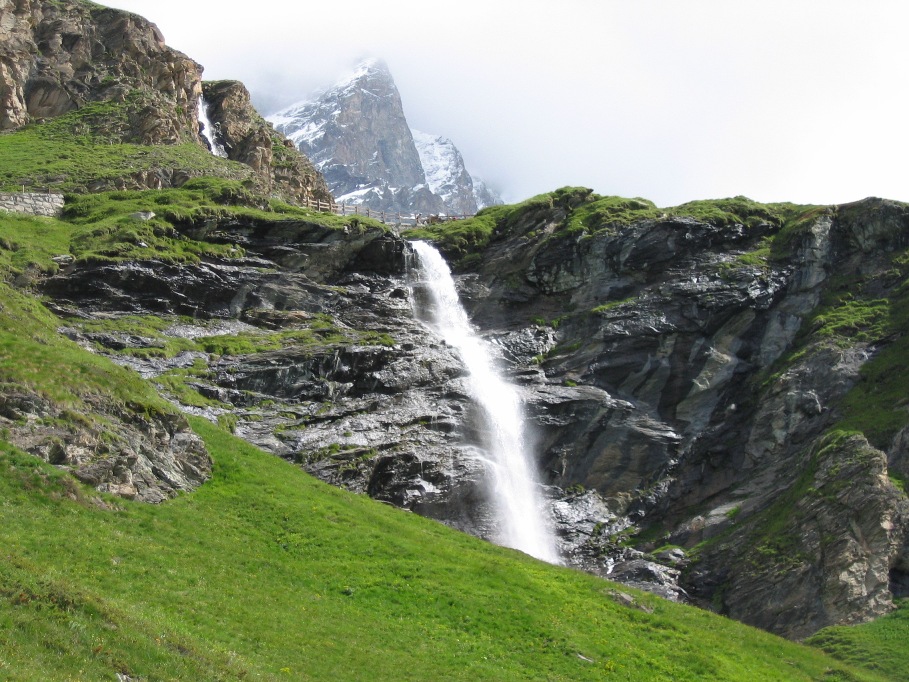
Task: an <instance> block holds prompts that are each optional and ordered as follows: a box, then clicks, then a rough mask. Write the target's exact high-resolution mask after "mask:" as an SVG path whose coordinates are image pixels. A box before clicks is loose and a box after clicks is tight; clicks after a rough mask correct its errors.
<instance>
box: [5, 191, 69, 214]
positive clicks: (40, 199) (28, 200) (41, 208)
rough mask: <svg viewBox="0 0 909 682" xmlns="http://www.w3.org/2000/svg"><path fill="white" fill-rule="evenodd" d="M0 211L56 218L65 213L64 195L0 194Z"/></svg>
mask: <svg viewBox="0 0 909 682" xmlns="http://www.w3.org/2000/svg"><path fill="white" fill-rule="evenodd" d="M0 210H4V211H12V212H14V213H28V214H30V215H43V216H49V217H52V218H56V217H58V216H59V215H60V213H61V212H62V211H63V195H62V194H36V193H33V192H0Z"/></svg>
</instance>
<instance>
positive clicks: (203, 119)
mask: <svg viewBox="0 0 909 682" xmlns="http://www.w3.org/2000/svg"><path fill="white" fill-rule="evenodd" d="M198 118H199V123H201V124H202V135H203V136H204V137H205V139H206V140H208V146H209V148H210V149H211V153H212V154H214V155H215V156H220V157H221V158H224V159H226V158H227V150H226V149H224V145H223V144H221V143H220V142H218V140H217V138H216V137H215V126H214V125H213V124H212V122H211V119H209V118H208V104H206V103H205V98H204V97H200V98H199V114H198Z"/></svg>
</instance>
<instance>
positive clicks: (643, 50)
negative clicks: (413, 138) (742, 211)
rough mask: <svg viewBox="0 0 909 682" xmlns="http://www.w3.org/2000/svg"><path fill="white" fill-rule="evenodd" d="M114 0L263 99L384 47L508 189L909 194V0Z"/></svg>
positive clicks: (445, 131)
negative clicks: (572, 187) (567, 187)
mask: <svg viewBox="0 0 909 682" xmlns="http://www.w3.org/2000/svg"><path fill="white" fill-rule="evenodd" d="M101 2H102V3H103V4H107V5H110V6H112V7H120V8H123V9H127V10H130V11H132V12H136V13H138V14H141V15H143V16H145V17H147V18H148V19H150V20H151V21H153V22H155V23H156V24H158V26H159V27H160V28H161V30H162V32H163V33H164V36H165V38H166V40H167V43H168V44H169V45H170V46H172V47H174V48H176V49H178V50H181V51H183V52H185V53H186V54H188V55H189V56H190V57H192V58H193V59H195V60H196V61H198V62H200V63H201V64H202V65H203V66H204V67H205V78H206V79H221V78H234V79H238V80H242V81H243V82H244V83H246V85H247V87H249V89H250V91H251V92H252V94H253V100H254V102H255V103H256V104H257V106H259V108H260V111H262V113H264V114H268V113H271V112H272V111H273V110H274V109H276V108H278V107H280V106H283V105H287V104H291V103H293V102H296V101H299V100H301V99H305V98H306V97H307V96H308V95H309V94H310V93H311V91H313V90H314V89H316V88H319V87H323V86H328V85H331V84H332V83H333V82H334V81H336V80H337V79H338V78H340V77H342V76H343V75H344V74H345V73H346V72H347V71H349V70H350V69H351V68H352V66H353V65H354V63H355V62H356V61H358V60H359V59H361V58H363V57H367V56H375V57H380V58H382V59H384V60H385V61H386V63H387V64H388V65H389V68H390V69H391V72H392V74H393V76H394V78H395V81H396V83H397V85H398V89H399V90H400V92H401V97H402V100H403V102H404V110H405V113H406V114H407V118H408V121H409V122H410V124H411V126H412V127H414V128H417V129H419V130H423V131H425V132H429V133H435V134H440V135H445V136H446V137H450V138H451V139H452V140H453V141H454V143H455V144H456V145H457V146H458V148H459V149H460V150H461V152H462V154H463V155H464V158H465V161H466V163H467V165H468V167H469V168H470V169H471V171H472V172H474V173H475V174H478V175H480V176H482V177H484V178H485V179H487V180H488V181H489V182H490V184H492V185H493V186H495V187H497V188H498V189H499V190H500V191H502V192H503V194H504V196H505V198H506V200H508V201H517V200H521V199H524V198H527V197H529V196H532V195H534V194H538V193H540V192H545V191H549V190H552V189H555V188H557V187H561V186H564V185H584V186H587V187H592V188H594V189H595V190H596V191H597V192H599V193H600V194H617V195H622V196H641V197H645V198H648V199H651V200H653V201H655V202H656V203H657V204H658V205H660V206H672V205H675V204H679V203H682V202H685V201H689V200H692V199H708V198H718V197H726V196H734V195H738V194H744V195H746V196H749V197H751V198H753V199H756V200H759V201H795V202H799V203H825V204H826V203H842V202H847V201H853V200H856V199H861V198H863V197H866V196H882V197H886V198H891V199H899V200H902V201H909V107H907V104H909V35H907V27H909V2H906V0H860V1H846V0H783V1H778V0H760V1H754V0H562V1H561V2H552V0H545V1H542V0H458V2H444V3H436V2H433V1H432V0H382V1H381V2H380V1H377V0H338V1H337V2H335V3H322V2H320V3H315V2H300V1H296V2H294V1H292V0H257V2H255V3H242V4H241V3H227V2H223V1H215V0H101ZM233 7H238V9H233Z"/></svg>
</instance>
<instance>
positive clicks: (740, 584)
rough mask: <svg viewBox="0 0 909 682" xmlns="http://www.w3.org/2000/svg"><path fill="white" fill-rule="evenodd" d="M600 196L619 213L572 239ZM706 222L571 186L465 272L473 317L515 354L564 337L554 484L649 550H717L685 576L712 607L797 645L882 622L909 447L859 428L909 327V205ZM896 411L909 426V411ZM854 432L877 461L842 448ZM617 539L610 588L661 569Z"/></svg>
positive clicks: (549, 392)
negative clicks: (870, 384) (639, 536)
mask: <svg viewBox="0 0 909 682" xmlns="http://www.w3.org/2000/svg"><path fill="white" fill-rule="evenodd" d="M597 201H599V202H600V206H602V207H603V208H600V209H599V210H600V211H601V212H602V213H601V214H606V215H607V218H605V219H602V220H600V221H591V222H590V223H588V227H587V229H580V230H579V229H577V227H576V228H575V229H566V226H570V225H575V226H578V227H582V226H584V222H583V221H584V220H585V219H586V218H581V216H585V215H591V214H594V215H595V214H596V213H595V212H596V211H597V205H596V203H595V202H597ZM732 201H733V203H735V200H732ZM749 206H750V208H749ZM627 208H628V206H624V207H623V208H622V209H621V210H622V211H624V210H626V209H627ZM704 208H705V207H704V206H701V207H697V206H695V205H691V206H688V207H679V208H678V209H673V210H668V211H659V210H657V209H655V207H654V208H651V207H648V206H644V205H641V206H639V207H637V208H635V209H634V210H635V211H640V214H641V216H642V217H641V218H637V219H635V218H634V217H633V216H629V215H628V214H627V213H622V214H620V217H619V219H617V220H613V221H610V220H609V219H608V215H609V212H610V211H612V210H614V203H613V204H610V200H609V199H603V200H599V199H596V198H593V197H589V196H586V195H585V194H584V192H583V191H581V190H566V191H565V192H562V193H555V194H554V195H552V196H551V197H550V198H549V199H548V200H540V201H538V202H536V203H532V204H531V205H528V206H526V207H525V208H524V209H523V210H522V211H521V212H520V214H519V216H518V215H512V216H508V217H507V218H505V219H504V220H502V221H501V222H500V223H498V224H497V225H496V227H495V228H494V230H493V233H492V235H491V238H490V241H489V243H488V245H486V246H485V247H484V248H483V251H482V253H480V254H479V256H472V257H470V258H467V259H465V261H464V262H465V263H470V265H471V267H472V268H476V272H474V273H469V274H465V275H464V276H463V285H464V286H463V291H464V294H465V297H466V299H467V301H468V305H469V306H470V308H471V310H472V311H473V315H474V319H475V320H476V321H478V322H479V323H480V324H481V325H482V326H492V325H495V326H497V327H498V328H499V329H501V328H502V327H504V328H505V329H510V330H512V331H510V332H509V333H506V334H501V335H500V336H499V338H500V339H501V341H502V342H503V343H504V344H506V345H507V344H508V339H509V338H515V337H516V336H517V333H518V331H517V330H521V329H526V328H527V327H528V325H529V324H532V323H536V324H551V325H552V326H554V327H556V328H557V331H556V332H555V339H554V340H555V343H554V345H552V346H551V347H550V348H548V349H546V350H542V351H541V352H540V354H539V355H538V356H537V357H536V358H535V361H536V362H538V363H539V367H540V368H541V369H542V371H543V373H544V374H545V377H546V381H547V382H548V383H550V385H551V384H552V383H561V384H563V386H562V387H560V388H559V389H558V393H557V394H553V389H552V388H547V389H545V390H539V389H536V390H534V391H533V392H534V395H535V398H532V399H531V400H530V402H529V407H530V412H531V414H532V416H533V419H534V420H535V421H536V423H537V425H538V432H539V434H540V437H539V442H540V444H541V447H542V459H543V464H544V466H545V468H546V471H547V472H548V474H549V478H548V481H549V482H550V483H551V484H555V485H558V486H560V487H563V488H568V487H569V486H577V485H581V486H584V487H586V488H592V489H594V490H596V491H598V492H599V493H600V494H601V495H603V496H604V498H605V499H606V501H607V503H608V505H609V509H610V511H611V512H612V513H613V514H616V515H618V516H619V517H624V518H626V519H627V520H628V521H629V522H631V523H633V524H634V526H633V528H634V529H635V530H633V531H632V535H633V534H634V533H635V532H640V531H644V532H645V535H646V536H650V537H657V538H658V540H656V541H648V542H642V543H641V544H640V547H641V548H642V549H644V550H645V551H646V550H649V549H652V548H654V547H656V546H659V545H660V544H664V543H669V544H670V545H676V546H679V545H680V546H682V547H685V548H695V547H697V548H698V550H699V551H698V552H697V553H696V555H695V556H694V557H693V558H692V560H691V561H690V563H688V564H687V565H686V567H685V569H684V570H683V571H682V573H681V574H680V575H679V580H680V585H681V587H682V588H683V590H684V591H685V592H687V593H688V594H689V595H690V597H691V598H692V599H693V600H694V601H695V602H696V603H699V604H701V605H704V606H707V607H712V608H717V609H719V610H720V611H722V612H724V613H728V614H730V615H732V616H734V617H736V618H739V619H742V620H745V621H746V622H750V623H753V624H756V625H759V626H761V627H764V628H766V629H769V630H773V631H775V632H778V633H780V634H784V635H787V636H790V637H796V638H799V637H803V636H806V635H808V634H810V633H811V632H813V631H815V630H817V629H818V628H820V627H823V626H825V625H829V624H831V623H838V622H858V621H861V620H865V619H868V618H872V617H874V616H876V615H879V614H881V613H883V612H885V611H886V610H888V609H890V608H892V598H893V596H894V595H895V594H900V593H901V590H903V589H904V587H902V586H903V585H904V584H905V578H904V576H905V572H904V566H905V558H904V557H905V553H906V524H905V522H904V521H903V519H905V504H906V496H905V494H904V493H903V492H902V491H901V490H900V489H899V487H895V486H894V485H893V484H892V483H891V482H890V480H889V479H888V472H889V473H891V474H892V475H895V476H897V477H899V476H901V475H902V474H901V473H900V472H901V471H905V469H904V468H901V467H904V466H905V459H904V457H903V455H902V454H899V455H896V454H895V453H897V452H899V453H903V452H904V451H905V448H904V446H903V445H902V443H903V441H902V440H900V438H901V437H902V436H901V435H900V434H902V433H903V432H902V431H899V432H898V433H897V434H896V437H895V438H894V435H893V428H892V427H888V428H889V429H890V431H886V430H885V431H883V432H882V431H880V430H876V429H877V427H874V426H873V423H872V422H873V420H874V419H877V418H878V416H875V415H868V416H865V417H862V419H864V420H865V421H864V422H863V421H856V419H857V417H855V416H854V414H855V409H858V408H856V407H854V406H853V403H851V402H849V396H850V395H852V394H851V391H853V389H855V390H858V389H859V388H861V387H862V386H863V385H864V383H865V382H866V381H867V380H866V379H865V377H866V375H867V372H866V369H865V368H866V367H871V366H872V365H870V364H869V363H871V362H872V361H876V360H877V359H878V358H886V357H887V355H886V354H887V353H888V352H890V351H887V348H888V347H891V346H894V345H896V346H897V347H900V348H901V347H902V346H899V345H898V344H900V343H901V339H902V338H905V337H904V335H905V334H907V333H909V329H906V328H905V326H903V325H904V323H903V322H900V320H903V319H905V318H903V317H901V316H902V315H903V313H902V312H900V311H902V310H903V306H904V305H905V302H904V301H903V299H902V296H903V295H904V294H903V293H902V292H903V289H901V288H900V287H901V286H902V285H903V282H904V281H905V277H906V275H907V274H909V273H907V271H906V268H905V265H904V261H905V250H906V248H907V246H909V241H907V240H909V208H907V207H906V206H904V205H901V204H896V203H894V202H886V201H881V200H866V201H864V202H860V203H858V204H855V205H849V206H841V207H831V208H829V209H810V208H809V209H800V210H798V211H794V210H793V213H792V214H791V215H790V217H789V218H785V219H784V218H783V217H782V215H781V214H777V215H776V216H774V215H771V214H770V213H766V212H764V210H763V209H761V210H760V211H758V210H757V209H758V207H757V206H756V205H749V204H747V203H746V202H742V203H741V204H740V205H739V207H738V208H737V209H736V210H737V211H739V215H737V216H736V217H735V218H730V217H729V216H728V215H727V216H725V217H721V216H717V215H713V216H712V217H708V218H707V219H703V218H700V217H698V216H699V215H707V214H705V213H704V212H703V209H704ZM714 208H716V207H714ZM749 211H754V212H752V213H751V214H749ZM616 213H618V211H616ZM894 352H897V353H898V351H894ZM512 356H513V357H515V358H522V357H523V358H524V360H525V361H526V360H527V357H526V356H527V352H526V351H525V350H523V349H521V348H520V347H516V348H515V350H514V352H513V353H512ZM869 371H870V370H869ZM874 371H875V372H881V371H886V370H874ZM891 371H893V372H900V371H902V370H900V369H899V366H898V365H897V366H895V367H894V368H893V370H891ZM871 376H875V377H877V376H878V375H877V374H874V375H871ZM875 381H884V379H883V378H882V379H875ZM863 390H864V389H863ZM881 390H889V389H881ZM869 399H870V400H873V399H874V398H873V394H872V395H870V396H869ZM881 410H882V411H888V410H894V416H893V417H888V419H893V420H896V421H895V422H893V423H895V424H898V423H900V420H902V423H905V417H899V416H898V411H899V407H898V405H897V406H896V407H895V408H894V407H892V406H891V405H889V404H887V403H886V402H885V403H884V404H882V406H881ZM839 424H848V426H849V429H853V430H854V429H862V428H867V429H869V430H868V433H869V434H873V435H874V437H875V439H876V441H877V442H876V445H877V447H873V446H871V445H869V444H868V443H867V442H866V441H864V440H862V439H861V438H860V437H856V438H846V437H837V436H835V435H831V434H834V433H835V432H836V428H837V427H838V425H839ZM845 433H848V431H846V432H845ZM888 434H889V435H888ZM838 438H839V440H837V439H838ZM830 439H834V440H833V442H835V443H837V445H836V446H835V447H834V446H831V445H830V442H831V441H830ZM888 453H889V454H888ZM888 459H889V461H888ZM888 466H892V469H888ZM841 476H842V478H840V477H841ZM847 480H848V481H850V482H851V483H850V485H848V486H846V485H844V483H845V481H847ZM897 480H898V479H897ZM847 488H848V489H847ZM861 499H864V500H867V501H868V504H867V505H865V506H862V505H861V504H860V503H859V502H858V500H861ZM607 522H608V523H609V524H612V526H613V527H614V526H615V522H614V521H608V520H605V521H604V523H607ZM627 533H628V531H627V530H626V531H618V534H619V535H623V534H624V535H627ZM599 545H600V550H599V551H600V552H601V555H602V556H603V557H606V559H607V560H614V561H616V565H615V567H614V568H613V569H612V571H611V575H615V576H631V577H634V576H640V575H643V574H646V573H647V572H648V571H647V570H643V569H641V567H640V566H638V565H631V566H629V567H625V568H623V567H622V562H623V561H627V560H628V559H627V557H624V555H623V554H622V552H623V551H624V550H621V549H619V548H618V547H616V546H614V545H613V546H610V545H609V542H603V543H599ZM609 557H612V559H609ZM647 560H649V559H647ZM632 561H634V560H633V559H632ZM639 569H641V570H639ZM598 570H599V571H600V572H602V569H601V568H599V569H598ZM859 576H862V578H861V579H860V578H859ZM636 580H637V578H635V579H634V580H632V582H635V581H636ZM662 580H663V579H662V578H661V579H660V580H658V581H656V582H657V583H659V582H662ZM840 605H841V606H840Z"/></svg>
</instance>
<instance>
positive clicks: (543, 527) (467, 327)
mask: <svg viewBox="0 0 909 682" xmlns="http://www.w3.org/2000/svg"><path fill="white" fill-rule="evenodd" d="M412 244H413V248H414V250H415V251H416V254H417V258H418V260H419V268H418V271H417V272H418V276H419V277H420V278H421V279H422V280H423V282H422V283H423V285H424V286H425V287H426V290H427V294H428V297H429V301H428V303H429V305H428V306H426V309H415V310H414V313H415V315H416V316H417V318H418V319H419V320H421V321H422V322H423V323H424V324H426V325H427V326H428V327H430V329H432V330H433V331H434V332H435V333H436V334H438V335H439V336H440V337H442V339H444V340H445V342H446V343H448V344H449V345H450V346H452V347H454V348H455V349H456V350H457V352H458V354H459V355H460V357H461V359H462V361H463V362H464V365H465V366H466V368H467V370H468V371H469V373H470V376H469V390H470V394H471V398H472V399H473V400H474V401H475V402H476V403H477V405H478V406H479V407H480V409H481V410H482V411H483V413H484V417H485V420H486V422H487V425H488V428H487V429H484V430H483V431H484V433H486V434H487V438H486V440H487V442H486V443H484V447H485V450H486V452H487V454H488V458H489V464H490V468H491V470H492V479H493V480H492V481H491V482H490V483H491V498H492V502H493V504H494V507H495V510H496V515H497V521H498V527H499V538H498V539H497V541H498V543H499V544H502V545H505V546H507V547H513V548H514V549H519V550H521V551H522V552H526V553H527V554H530V555H531V556H534V557H537V558H538V559H542V560H543V561H548V562H550V563H559V555H558V552H557V550H556V543H555V539H554V537H553V535H552V532H551V531H550V529H549V527H548V524H547V522H546V518H545V514H544V511H543V509H544V505H543V498H542V495H541V494H540V485H539V483H538V481H537V477H536V473H535V466H534V461H533V453H532V452H530V449H529V447H528V443H527V438H526V436H525V433H524V431H525V429H524V413H523V405H522V401H521V399H520V396H519V395H518V392H517V390H516V389H515V387H514V386H512V385H511V384H509V383H508V382H507V381H505V379H504V378H503V377H502V375H501V374H500V372H499V371H498V370H497V369H496V366H495V362H494V355H493V353H492V349H491V348H490V346H489V345H488V344H487V343H486V342H485V341H484V340H483V339H482V338H480V336H479V335H478V334H477V333H476V332H475V331H474V329H473V327H472V325H471V324H470V320H469V318H468V317H467V313H466V311H465V310H464V308H463V306H462V305H461V301H460V299H459V297H458V292H457V290H456V288H455V283H454V280H453V279H452V276H451V270H449V268H448V264H447V263H446V262H445V260H444V259H443V258H442V256H441V254H439V252H438V251H437V250H436V249H435V248H434V247H433V246H431V245H429V244H427V243H425V242H412ZM416 307H417V306H416V302H415V308H416Z"/></svg>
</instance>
